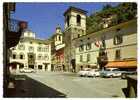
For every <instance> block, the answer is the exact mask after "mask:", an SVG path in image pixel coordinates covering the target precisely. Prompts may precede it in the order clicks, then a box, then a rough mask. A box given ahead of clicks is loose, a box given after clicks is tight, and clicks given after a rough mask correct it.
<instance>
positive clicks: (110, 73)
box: [100, 68, 122, 77]
mask: <svg viewBox="0 0 140 100" xmlns="http://www.w3.org/2000/svg"><path fill="white" fill-rule="evenodd" d="M121 74H122V71H119V69H117V68H112V69H106V70H103V71H101V73H100V76H101V77H120V76H121Z"/></svg>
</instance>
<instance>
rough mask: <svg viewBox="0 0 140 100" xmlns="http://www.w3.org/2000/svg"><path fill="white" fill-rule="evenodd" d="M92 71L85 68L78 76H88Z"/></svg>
mask: <svg viewBox="0 0 140 100" xmlns="http://www.w3.org/2000/svg"><path fill="white" fill-rule="evenodd" d="M90 70H91V68H84V69H83V70H81V71H79V72H78V73H77V74H78V76H87V74H88V72H89V71H90Z"/></svg>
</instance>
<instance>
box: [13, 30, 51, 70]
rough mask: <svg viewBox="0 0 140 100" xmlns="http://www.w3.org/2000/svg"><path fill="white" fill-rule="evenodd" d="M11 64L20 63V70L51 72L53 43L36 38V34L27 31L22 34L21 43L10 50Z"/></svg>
mask: <svg viewBox="0 0 140 100" xmlns="http://www.w3.org/2000/svg"><path fill="white" fill-rule="evenodd" d="M10 50H11V56H10V62H11V63H13V62H15V63H19V64H17V66H16V69H17V71H18V70H19V69H20V68H32V69H35V70H37V71H39V70H40V71H50V70H51V43H50V41H46V40H40V39H37V38H36V37H35V33H33V32H32V31H30V30H25V31H24V32H23V33H22V36H21V38H20V41H19V43H18V44H17V45H16V46H15V47H12V48H10Z"/></svg>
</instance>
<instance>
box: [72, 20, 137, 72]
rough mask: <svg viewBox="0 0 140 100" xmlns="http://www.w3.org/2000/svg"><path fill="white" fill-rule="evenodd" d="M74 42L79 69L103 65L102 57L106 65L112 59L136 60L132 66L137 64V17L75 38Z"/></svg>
mask: <svg viewBox="0 0 140 100" xmlns="http://www.w3.org/2000/svg"><path fill="white" fill-rule="evenodd" d="M73 42H74V44H75V48H76V49H75V52H76V54H75V56H76V70H77V71H78V70H81V69H82V68H84V67H92V68H99V67H102V66H99V63H100V62H101V61H102V59H103V60H104V61H105V64H104V66H105V65H106V64H107V65H109V63H110V62H112V61H113V62H115V61H118V62H119V61H121V62H122V61H127V63H128V61H129V60H132V59H133V60H135V64H133V65H132V67H133V66H135V67H136V66H137V65H136V60H137V20H136V19H133V20H130V21H128V22H124V23H120V24H118V25H115V26H112V27H108V28H105V29H102V30H100V31H97V32H94V33H90V34H87V35H84V36H82V37H80V38H76V39H74V40H73ZM128 59H129V60H128ZM125 63H126V62H125ZM115 64H116V63H115ZM127 65H128V64H127ZM104 66H103V67H104ZM115 66H117V65H114V67H115ZM119 66H121V65H119ZM128 66H129V65H128ZM112 67H113V66H112ZM123 67H125V66H123Z"/></svg>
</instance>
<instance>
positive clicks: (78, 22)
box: [77, 15, 81, 26]
mask: <svg viewBox="0 0 140 100" xmlns="http://www.w3.org/2000/svg"><path fill="white" fill-rule="evenodd" d="M77 26H81V16H80V15H77Z"/></svg>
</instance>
